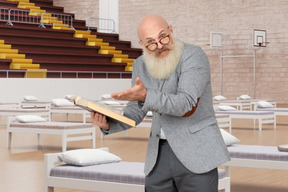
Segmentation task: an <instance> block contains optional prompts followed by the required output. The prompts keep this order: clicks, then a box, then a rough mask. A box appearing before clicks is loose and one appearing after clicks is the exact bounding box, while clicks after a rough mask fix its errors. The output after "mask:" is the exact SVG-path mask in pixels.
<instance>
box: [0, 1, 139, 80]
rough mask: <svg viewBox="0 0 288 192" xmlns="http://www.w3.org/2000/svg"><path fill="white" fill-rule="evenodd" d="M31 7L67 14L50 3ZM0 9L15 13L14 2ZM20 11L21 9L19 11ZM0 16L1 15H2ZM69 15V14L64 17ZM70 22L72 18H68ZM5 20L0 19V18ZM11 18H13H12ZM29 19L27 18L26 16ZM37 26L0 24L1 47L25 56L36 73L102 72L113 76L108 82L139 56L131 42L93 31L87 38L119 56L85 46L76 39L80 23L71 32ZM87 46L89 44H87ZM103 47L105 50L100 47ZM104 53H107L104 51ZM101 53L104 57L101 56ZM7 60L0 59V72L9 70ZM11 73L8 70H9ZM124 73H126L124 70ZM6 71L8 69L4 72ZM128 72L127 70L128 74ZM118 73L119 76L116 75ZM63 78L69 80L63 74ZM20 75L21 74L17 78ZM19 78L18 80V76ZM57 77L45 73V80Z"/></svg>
mask: <svg viewBox="0 0 288 192" xmlns="http://www.w3.org/2000/svg"><path fill="white" fill-rule="evenodd" d="M30 3H35V6H39V7H41V10H42V9H43V10H44V9H45V10H46V11H47V12H49V13H59V14H67V13H65V12H64V9H63V7H58V6H54V5H53V1H47V0H45V1H44V0H30ZM0 7H4V8H9V9H19V8H17V7H18V2H14V1H6V0H0ZM21 9H22V10H23V8H21ZM1 14H5V13H2V12H1ZM68 14H69V13H68ZM69 15H71V16H72V17H73V18H74V14H69ZM3 17H5V16H3V15H2V18H3ZM12 17H13V16H12ZM26 17H29V16H26ZM39 20H40V17H39ZM38 26H39V25H37V24H28V23H18V22H17V23H13V26H10V25H6V22H5V21H0V40H4V41H5V44H8V45H9V44H10V45H11V48H12V49H17V50H18V53H19V54H25V58H26V59H32V60H33V63H37V64H40V69H47V71H48V72H49V71H90V72H91V71H103V72H114V73H115V74H113V75H111V76H109V77H112V78H117V77H119V74H120V73H121V72H125V71H127V67H126V66H127V63H128V62H130V63H129V65H131V61H133V59H135V58H137V57H138V56H140V55H141V54H142V50H141V49H137V48H131V42H129V41H122V40H119V34H109V33H99V32H97V30H96V29H93V30H92V31H91V32H90V34H89V35H90V36H93V37H94V36H95V37H96V36H97V39H103V40H101V41H103V42H104V43H105V45H106V44H107V43H108V44H109V46H110V47H112V46H113V47H115V49H116V50H117V51H121V54H120V57H122V56H124V59H120V60H119V58H116V57H118V56H119V54H116V55H114V54H110V52H109V53H108V54H107V51H106V52H105V50H104V51H103V49H104V48H103V46H101V45H98V44H97V43H96V45H90V46H88V45H87V44H88V43H87V38H85V37H84V36H83V37H81V36H80V38H79V35H78V37H77V38H76V36H77V35H75V33H86V31H87V29H88V28H87V26H86V22H85V21H83V20H75V19H74V20H73V27H74V28H75V29H76V32H75V31H74V30H59V29H53V26H49V25H47V26H45V27H46V28H39V27H38ZM90 44H91V43H90ZM104 47H105V46H104ZM108 49H110V48H109V47H108ZM103 53H104V54H103ZM10 61H11V59H10V58H3V59H0V69H1V70H3V69H4V70H5V69H7V68H9V67H8V66H9V62H10ZM10 69H11V67H10ZM125 69H126V70H125ZM7 70H8V69H7ZM128 71H129V70H128ZM130 71H131V70H130ZM117 72H119V74H117ZM67 74H68V76H66V77H73V76H75V75H70V76H69V73H67ZM21 75H22V74H21ZM21 75H20V76H21ZM1 76H2V73H0V77H1ZM58 76H59V75H58V74H57V73H47V77H48V78H49V77H53V78H55V77H58ZM82 77H91V74H86V75H85V74H83V75H82ZM103 77H105V74H104V73H103V74H95V76H93V78H103ZM130 77H131V73H125V75H124V76H123V75H122V78H130Z"/></svg>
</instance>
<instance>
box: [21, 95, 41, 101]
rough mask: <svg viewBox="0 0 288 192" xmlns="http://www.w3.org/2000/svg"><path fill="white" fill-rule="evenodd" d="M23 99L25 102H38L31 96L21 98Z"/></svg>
mask: <svg viewBox="0 0 288 192" xmlns="http://www.w3.org/2000/svg"><path fill="white" fill-rule="evenodd" d="M23 99H24V100H25V101H37V100H38V99H37V98H36V97H34V96H31V95H26V96H24V97H23Z"/></svg>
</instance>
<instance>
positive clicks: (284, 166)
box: [224, 145, 288, 177]
mask: <svg viewBox="0 0 288 192" xmlns="http://www.w3.org/2000/svg"><path fill="white" fill-rule="evenodd" d="M243 146H246V147H253V146H254V145H243ZM262 147H264V148H265V146H262ZM266 147H268V148H269V147H270V146H266ZM228 150H229V147H228ZM275 151H278V149H277V147H276V146H275ZM279 154H281V155H284V156H285V157H286V158H285V159H286V161H285V160H282V161H281V160H279V159H277V158H275V159H277V160H264V159H255V158H252V159H251V158H250V159H248V158H247V157H245V158H237V157H231V160H230V161H228V162H226V163H225V164H224V166H225V173H226V174H227V175H228V176H229V177H230V176H231V167H248V168H260V169H274V170H288V152H280V151H279ZM267 155H268V154H267ZM244 156H245V155H244ZM259 156H260V157H261V155H259ZM282 157H283V156H282Z"/></svg>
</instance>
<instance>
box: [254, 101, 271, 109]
mask: <svg viewBox="0 0 288 192" xmlns="http://www.w3.org/2000/svg"><path fill="white" fill-rule="evenodd" d="M257 107H259V108H272V107H273V105H272V104H271V103H269V102H267V101H258V103H257Z"/></svg>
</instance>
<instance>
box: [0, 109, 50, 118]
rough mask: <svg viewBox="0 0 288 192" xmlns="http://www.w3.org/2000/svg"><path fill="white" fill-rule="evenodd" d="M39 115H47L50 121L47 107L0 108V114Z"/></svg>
mask: <svg viewBox="0 0 288 192" xmlns="http://www.w3.org/2000/svg"><path fill="white" fill-rule="evenodd" d="M26 114H30V115H40V116H47V117H48V120H49V121H50V119H51V116H50V111H49V109H48V108H31V109H18V108H1V109H0V116H17V115H26Z"/></svg>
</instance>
